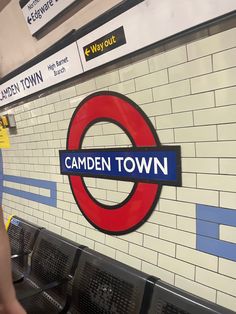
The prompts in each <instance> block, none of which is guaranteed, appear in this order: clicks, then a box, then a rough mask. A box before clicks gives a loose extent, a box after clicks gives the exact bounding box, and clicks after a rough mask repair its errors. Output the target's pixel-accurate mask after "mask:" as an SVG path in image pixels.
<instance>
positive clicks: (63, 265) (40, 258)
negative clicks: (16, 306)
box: [15, 230, 83, 314]
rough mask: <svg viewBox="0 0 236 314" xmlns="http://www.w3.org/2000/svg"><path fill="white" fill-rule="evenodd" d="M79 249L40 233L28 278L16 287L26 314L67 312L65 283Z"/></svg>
mask: <svg viewBox="0 0 236 314" xmlns="http://www.w3.org/2000/svg"><path fill="white" fill-rule="evenodd" d="M82 249H83V247H82V246H81V247H80V246H79V245H78V244H76V243H74V242H72V241H70V240H67V239H65V238H63V237H61V236H59V235H57V234H55V233H53V232H50V231H47V230H42V231H41V232H40V233H39V235H38V238H37V240H36V243H35V246H34V250H33V254H32V259H31V267H30V272H29V275H28V276H27V277H25V279H24V281H22V282H21V283H18V284H16V285H15V288H16V295H17V298H18V299H19V301H20V302H21V304H22V305H23V307H24V308H25V310H26V311H27V313H28V314H30V313H32V314H40V313H41V314H46V313H48V314H49V313H50V314H54V313H55V314H56V313H59V312H61V311H62V313H63V309H64V310H65V311H66V306H67V302H68V301H69V297H68V295H67V292H68V283H69V281H70V280H71V279H72V277H73V275H74V272H75V268H76V265H77V263H78V258H79V255H80V253H81V250H82Z"/></svg>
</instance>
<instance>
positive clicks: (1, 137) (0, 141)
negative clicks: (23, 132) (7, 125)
mask: <svg viewBox="0 0 236 314" xmlns="http://www.w3.org/2000/svg"><path fill="white" fill-rule="evenodd" d="M0 148H10V141H9V136H8V133H7V129H4V128H3V127H1V126H0Z"/></svg>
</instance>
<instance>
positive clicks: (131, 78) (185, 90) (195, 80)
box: [3, 29, 236, 310]
mask: <svg viewBox="0 0 236 314" xmlns="http://www.w3.org/2000/svg"><path fill="white" fill-rule="evenodd" d="M235 85H236V29H230V30H228V31H225V32H222V33H218V34H216V35H213V36H210V37H207V38H204V39H200V40H198V41H194V42H192V43H189V44H187V45H182V46H181V47H178V48H175V49H173V50H170V51H166V52H163V53H160V54H156V55H153V56H152V57H149V58H146V59H145V58H144V59H143V60H140V61H138V62H133V60H131V62H130V63H128V65H127V66H124V67H120V68H116V69H115V70H113V71H110V72H108V73H105V74H103V75H100V76H96V77H94V78H91V75H90V78H89V79H88V80H86V78H85V79H83V81H81V79H80V81H78V82H77V83H76V85H75V86H71V87H69V88H66V89H64V90H63V89H61V90H60V91H58V92H54V93H53V94H50V95H48V96H46V97H41V98H38V99H35V100H33V101H31V102H28V103H25V104H22V105H20V106H18V107H16V108H14V109H12V110H11V112H12V113H14V114H15V117H16V121H17V134H16V135H11V144H12V147H11V149H9V150H4V151H3V161H4V173H5V174H8V175H14V176H24V177H29V178H36V179H44V180H53V181H56V182H57V207H56V208H54V207H51V206H47V205H43V204H38V203H36V202H34V201H29V200H26V199H23V198H20V197H16V196H12V195H8V194H4V195H3V206H4V210H5V216H7V215H9V214H11V213H14V214H18V215H20V216H22V217H23V218H25V219H28V220H30V221H32V222H35V223H38V224H40V225H42V226H45V227H46V228H49V229H51V230H52V231H54V232H57V233H59V234H61V235H63V236H65V237H67V238H69V239H72V240H74V241H77V242H79V243H80V244H83V245H88V246H89V247H90V248H93V249H96V250H97V251H99V252H101V253H103V254H106V255H109V256H111V257H113V258H115V259H117V260H120V261H122V262H124V263H127V264H129V265H131V266H132V267H135V268H138V269H141V270H143V271H145V272H148V273H150V274H152V275H155V276H157V277H160V278H161V279H163V280H165V281H167V282H169V283H171V284H175V285H176V286H178V287H180V288H183V289H185V290H187V291H189V292H192V293H194V294H197V295H199V296H202V297H204V298H206V299H208V300H211V301H213V302H217V303H218V304H221V305H223V306H226V307H228V308H231V309H233V310H235V308H236V262H234V261H230V260H226V259H224V258H219V257H216V256H213V255H210V254H206V253H202V252H199V251H197V250H196V204H204V205H211V206H221V207H225V208H230V209H232V210H235V209H236V206H235V204H236V86H235ZM100 89H103V90H112V91H116V92H120V93H123V94H125V95H127V96H128V97H129V98H130V99H132V100H133V101H134V102H136V103H137V104H138V105H139V106H140V108H141V109H142V110H143V111H144V112H145V113H146V115H147V116H148V117H149V118H150V120H151V121H152V122H153V123H154V127H155V128H156V130H157V134H158V136H159V138H160V140H161V142H162V143H163V144H175V145H181V154H182V171H183V178H182V179H183V187H178V188H176V187H163V189H162V192H161V199H160V200H159V203H158V205H157V207H156V208H155V210H154V212H153V214H152V215H151V216H150V218H149V219H148V221H147V222H146V223H145V224H144V225H143V226H141V227H140V228H139V229H138V230H136V231H134V232H132V233H130V234H127V235H122V236H110V235H105V234H103V233H101V232H100V231H97V230H95V229H94V228H93V227H92V226H91V225H90V224H89V222H88V221H87V220H86V219H85V218H84V217H83V216H82V214H81V212H80V211H79V208H78V206H77V205H76V203H75V201H74V199H73V196H72V193H71V190H70V186H69V183H68V178H67V177H66V176H61V175H60V170H59V158H58V150H60V149H65V145H66V136H67V128H68V125H69V121H70V117H71V115H72V113H73V111H74V109H75V108H76V107H77V105H78V104H79V103H80V101H81V100H83V99H84V97H86V96H87V95H89V94H90V93H92V92H95V91H97V90H100ZM114 146H115V147H117V146H122V147H123V146H130V140H129V139H128V137H127V135H125V134H124V133H123V131H122V130H121V129H120V128H118V127H117V126H116V125H114V124H111V123H107V122H104V123H99V124H96V125H94V126H93V127H91V128H90V129H89V130H88V133H87V135H86V137H85V140H84V143H83V147H84V148H86V147H89V148H92V147H114ZM85 182H86V185H87V186H88V189H89V191H90V192H91V193H92V195H93V196H94V197H95V198H97V199H98V200H99V201H100V202H104V203H106V204H116V203H119V202H121V201H123V200H124V199H125V198H126V197H127V196H128V195H129V193H130V191H131V190H132V186H133V183H129V182H121V181H111V180H104V179H99V180H98V179H93V178H87V179H86V180H85ZM4 184H5V186H11V187H14V188H17V189H21V190H24V191H31V192H33V193H40V194H41V195H45V196H48V191H47V190H46V189H43V188H41V189H39V188H34V187H29V186H27V185H19V184H12V183H9V182H5V183H4ZM220 236H221V239H224V240H225V241H230V242H232V243H235V228H234V227H228V226H221V227H220Z"/></svg>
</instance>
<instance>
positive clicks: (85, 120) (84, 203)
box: [67, 92, 161, 235]
mask: <svg viewBox="0 0 236 314" xmlns="http://www.w3.org/2000/svg"><path fill="white" fill-rule="evenodd" d="M99 121H109V122H112V123H115V124H116V125H118V126H120V127H121V128H122V129H123V130H124V131H125V133H126V134H127V135H128V136H129V138H130V140H131V142H132V143H133V145H134V146H136V147H147V146H157V145H158V144H159V141H158V138H157V135H156V132H155V130H154V128H153V126H152V124H151V123H150V122H149V120H148V118H147V117H146V115H145V114H144V113H143V112H142V111H141V110H140V109H139V107H138V106H137V105H136V104H135V103H134V102H133V101H131V100H130V99H128V98H127V97H125V96H123V95H121V94H118V93H115V92H98V93H94V94H92V95H90V96H88V97H87V98H85V99H84V100H83V101H82V102H81V103H80V104H79V106H78V107H77V109H76V110H75V112H74V114H73V116H72V119H71V122H70V126H69V129H68V136H67V150H77V149H81V147H82V142H83V139H84V136H85V133H86V132H87V130H88V129H89V127H91V126H92V125H93V124H95V123H97V122H99ZM131 150H132V148H131ZM69 180H70V185H71V189H72V192H73V195H74V198H75V200H76V202H77V204H78V206H79V208H80V210H81V211H82V213H83V215H84V216H85V218H86V219H87V220H88V221H89V222H90V223H91V224H92V225H93V226H94V227H95V228H97V229H99V230H100V231H102V232H104V233H108V234H117V235H118V234H125V233H128V232H131V231H133V230H135V229H136V228H138V227H139V226H140V225H141V224H143V223H144V221H145V220H146V219H147V218H148V217H149V216H150V214H151V212H152V210H153V209H154V207H155V205H156V202H157V199H158V195H159V193H160V189H161V186H160V185H158V184H154V183H143V182H138V183H136V184H135V186H134V188H133V191H132V193H130V195H129V197H128V198H127V199H126V200H125V201H124V202H122V203H121V204H118V205H117V206H114V207H109V206H106V205H103V204H101V203H99V202H97V201H96V200H95V199H94V198H93V197H92V195H91V194H90V193H89V192H88V190H87V188H86V186H85V183H84V180H83V178H82V177H80V176H74V175H69Z"/></svg>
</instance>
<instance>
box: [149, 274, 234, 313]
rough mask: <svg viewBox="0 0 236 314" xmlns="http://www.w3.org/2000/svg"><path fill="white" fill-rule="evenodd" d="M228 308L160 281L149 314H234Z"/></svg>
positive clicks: (156, 286)
mask: <svg viewBox="0 0 236 314" xmlns="http://www.w3.org/2000/svg"><path fill="white" fill-rule="evenodd" d="M233 313H235V312H232V311H230V310H228V309H226V308H223V307H221V306H219V305H216V304H215V303H212V302H210V301H207V300H205V299H202V298H200V297H197V296H195V295H193V294H190V293H188V292H186V291H183V290H181V289H178V288H176V287H173V286H171V285H169V284H167V283H164V282H162V281H161V280H158V281H157V282H156V283H155V286H154V290H153V296H152V301H151V305H150V309H149V311H148V314H233Z"/></svg>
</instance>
